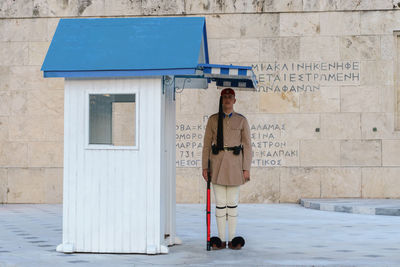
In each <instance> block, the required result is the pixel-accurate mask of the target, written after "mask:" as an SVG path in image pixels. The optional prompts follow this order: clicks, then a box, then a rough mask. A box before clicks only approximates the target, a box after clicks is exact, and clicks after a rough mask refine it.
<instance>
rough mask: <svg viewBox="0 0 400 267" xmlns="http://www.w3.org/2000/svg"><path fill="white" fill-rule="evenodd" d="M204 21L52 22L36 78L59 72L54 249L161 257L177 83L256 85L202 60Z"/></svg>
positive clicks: (171, 224) (238, 72) (241, 71)
mask: <svg viewBox="0 0 400 267" xmlns="http://www.w3.org/2000/svg"><path fill="white" fill-rule="evenodd" d="M205 25H206V24H205V19H204V18H202V17H174V18H170V17H162V18H88V19H60V21H59V23H58V26H57V29H56V32H55V34H54V36H53V39H52V42H51V44H50V47H49V49H48V52H47V54H46V58H45V60H44V62H43V66H42V69H41V70H42V71H43V73H44V77H63V78H65V94H64V173H63V175H64V176H63V234H62V244H60V245H59V246H58V247H57V251H60V252H65V253H72V252H98V253H147V254H158V253H167V252H168V246H171V245H174V244H179V243H180V242H181V241H180V239H179V238H178V237H177V236H176V234H175V230H176V229H175V228H176V227H175V164H176V163H175V125H176V120H175V88H177V87H179V88H182V87H185V88H202V89H205V88H207V87H208V84H209V83H210V82H211V81H215V82H216V83H217V86H229V87H237V88H243V89H244V88H253V89H254V88H255V86H256V80H255V77H254V73H253V72H252V70H251V68H250V67H246V66H232V65H212V64H209V58H208V46H207V34H206V26H205Z"/></svg>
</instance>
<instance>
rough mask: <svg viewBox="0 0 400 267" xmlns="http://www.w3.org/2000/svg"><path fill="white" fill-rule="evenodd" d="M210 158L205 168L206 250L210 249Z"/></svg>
mask: <svg viewBox="0 0 400 267" xmlns="http://www.w3.org/2000/svg"><path fill="white" fill-rule="evenodd" d="M210 165H211V164H210V159H208V169H207V211H206V218H207V250H211V242H210V226H211V225H210V223H211V221H210V217H211V208H210V204H211V203H210V202H211V196H210V183H211V171H210Z"/></svg>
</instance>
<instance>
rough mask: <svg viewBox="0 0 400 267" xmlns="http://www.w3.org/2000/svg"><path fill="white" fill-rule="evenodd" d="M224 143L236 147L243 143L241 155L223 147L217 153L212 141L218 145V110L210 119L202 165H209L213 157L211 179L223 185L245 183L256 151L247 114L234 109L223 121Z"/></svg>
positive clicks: (205, 135)
mask: <svg viewBox="0 0 400 267" xmlns="http://www.w3.org/2000/svg"><path fill="white" fill-rule="evenodd" d="M223 127H224V129H223V131H224V146H228V147H232V146H238V145H240V144H242V145H243V150H242V151H241V152H240V154H239V155H235V154H233V151H224V150H221V151H219V153H218V154H217V155H214V154H213V153H212V150H211V145H212V144H217V128H218V113H216V114H213V115H211V116H210V118H209V119H208V121H207V126H206V131H205V134H204V142H203V151H202V168H203V169H207V168H208V159H209V158H210V160H211V182H212V183H214V184H220V185H242V184H244V183H245V180H244V177H243V170H248V171H250V167H251V160H252V150H251V139H250V126H249V123H248V122H247V119H246V117H244V116H243V115H241V114H239V113H236V112H235V111H233V112H232V115H231V116H230V117H229V116H228V115H226V116H225V118H224V120H223Z"/></svg>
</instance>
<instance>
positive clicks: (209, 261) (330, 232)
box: [0, 204, 400, 267]
mask: <svg viewBox="0 0 400 267" xmlns="http://www.w3.org/2000/svg"><path fill="white" fill-rule="evenodd" d="M212 213H213V214H212V216H213V217H212V219H213V220H212V233H213V235H215V234H216V232H217V231H216V230H217V229H216V225H215V217H214V214H215V213H214V210H212ZM61 214H62V206H61V205H45V204H43V205H37V204H26V205H25V204H24V205H18V204H7V205H0V267H3V266H57V267H59V266H147V265H155V266H175V265H184V266H187V265H188V266H210V265H212V266H216V265H218V266H219V265H221V266H231V265H240V266H400V238H399V236H400V217H398V216H375V215H368V214H349V213H343V212H326V211H320V210H314V209H305V208H304V207H302V206H301V205H299V204H240V205H239V218H238V227H237V234H238V235H242V236H244V237H245V238H246V245H245V247H244V248H243V249H242V250H239V251H234V250H230V249H225V250H221V251H210V252H207V251H206V250H205V236H206V226H205V217H204V216H205V205H203V204H178V205H177V233H178V236H179V237H180V238H181V239H182V241H183V243H182V245H176V246H173V247H170V248H169V249H170V251H169V254H166V255H152V256H148V255H141V254H94V253H74V254H63V253H59V252H56V251H55V248H56V246H57V245H58V244H60V243H61V233H62V232H61V231H62V230H61V222H62V220H61V219H62V217H61Z"/></svg>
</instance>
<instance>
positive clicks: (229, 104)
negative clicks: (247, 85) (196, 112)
mask: <svg viewBox="0 0 400 267" xmlns="http://www.w3.org/2000/svg"><path fill="white" fill-rule="evenodd" d="M235 103H236V98H235V96H234V95H231V94H227V95H223V96H222V106H223V107H224V108H225V109H230V108H233V104H235Z"/></svg>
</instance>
